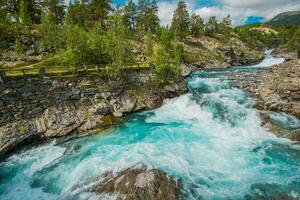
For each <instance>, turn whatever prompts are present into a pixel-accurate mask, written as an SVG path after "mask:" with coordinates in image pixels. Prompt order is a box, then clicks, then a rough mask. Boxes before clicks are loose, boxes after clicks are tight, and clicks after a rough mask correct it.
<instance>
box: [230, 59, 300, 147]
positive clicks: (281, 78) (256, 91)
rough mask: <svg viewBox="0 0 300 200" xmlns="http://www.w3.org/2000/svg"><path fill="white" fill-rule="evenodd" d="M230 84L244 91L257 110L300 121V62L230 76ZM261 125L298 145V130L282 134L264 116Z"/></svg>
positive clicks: (299, 132) (264, 115)
mask: <svg viewBox="0 0 300 200" xmlns="http://www.w3.org/2000/svg"><path fill="white" fill-rule="evenodd" d="M230 79H231V80H232V81H233V83H234V84H235V85H236V86H237V87H238V88H241V89H243V90H246V91H248V92H249V93H250V94H251V95H252V96H253V97H254V98H255V100H256V102H257V103H256V106H257V108H258V109H260V110H264V111H274V112H284V113H288V114H290V115H292V116H294V117H296V118H298V119H300V60H299V59H289V60H288V61H286V62H284V63H283V64H280V65H274V66H272V67H271V68H267V69H262V70H255V71H247V70H245V71H242V72H241V71H239V72H233V73H232V74H231V78H230ZM261 116H262V120H263V124H264V125H266V126H267V127H268V128H269V129H270V130H271V132H273V133H275V134H277V135H278V136H283V137H288V138H290V139H293V140H297V141H300V137H299V135H300V130H299V129H297V130H284V129H282V128H281V127H278V126H277V125H276V124H274V123H273V122H272V120H271V119H270V117H269V116H268V115H266V114H265V113H262V114H261Z"/></svg>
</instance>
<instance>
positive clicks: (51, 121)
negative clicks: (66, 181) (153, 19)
mask: <svg viewBox="0 0 300 200" xmlns="http://www.w3.org/2000/svg"><path fill="white" fill-rule="evenodd" d="M211 40H212V39H211V38H206V37H204V39H201V40H197V41H196V42H195V45H194V46H193V47H191V46H189V45H187V46H185V49H187V51H190V50H191V51H197V52H198V50H200V49H203V50H205V51H207V53H205V54H204V55H206V57H207V56H208V57H211V55H215V56H212V57H211V59H208V60H205V59H206V57H205V59H204V60H199V58H197V60H198V62H197V63H194V64H181V76H180V77H178V79H177V80H172V81H169V82H167V84H166V85H164V86H163V87H162V86H160V85H158V84H157V81H156V78H155V74H154V72H153V71H152V69H150V68H146V69H143V70H135V71H128V72H126V73H127V74H126V75H125V76H123V77H122V76H120V77H117V78H88V77H82V78H80V77H77V78H76V77H73V78H56V79H50V78H47V77H42V78H35V79H24V78H14V79H11V80H9V81H8V82H6V83H4V84H1V86H0V110H1V111H0V132H1V134H0V156H1V155H5V154H6V153H7V152H10V151H13V150H14V149H16V148H18V147H19V146H22V145H23V144H28V143H33V142H37V141H45V140H50V139H53V138H64V137H69V136H72V135H75V136H81V135H87V134H92V133H94V132H95V131H98V130H103V129H105V128H108V127H111V126H114V125H115V124H116V123H118V121H120V119H121V118H122V116H123V115H126V114H128V113H131V112H136V111H141V110H149V109H154V108H158V107H160V106H161V105H162V103H163V101H164V100H165V99H167V98H173V97H177V96H179V95H181V94H183V93H186V92H187V91H188V89H187V86H186V80H185V77H187V76H188V75H189V74H191V73H192V72H195V71H197V70H200V69H203V68H205V69H211V68H215V67H216V66H219V67H220V66H223V67H226V66H228V65H229V64H230V63H232V64H233V65H238V64H243V63H247V64H254V63H257V62H259V61H260V60H261V59H262V58H263V56H262V55H263V54H262V53H260V52H258V51H256V50H251V49H249V48H247V47H246V46H245V45H242V46H241V48H237V45H232V46H231V47H230V46H228V47H226V48H225V47H224V48H220V47H219V46H220V45H222V44H221V43H220V42H219V41H217V40H213V41H211ZM212 42H213V44H214V45H213V49H209V48H210V44H211V43H212ZM185 43H186V44H189V42H188V41H185ZM236 43H237V44H241V42H240V41H239V40H234V42H233V44H236ZM196 44H197V45H196ZM223 46H224V45H223ZM225 46H226V45H225ZM194 53H195V52H194ZM198 53H199V52H198ZM202 53H203V52H202ZM245 55H249V56H245ZM220 59H221V60H223V61H224V62H223V61H220Z"/></svg>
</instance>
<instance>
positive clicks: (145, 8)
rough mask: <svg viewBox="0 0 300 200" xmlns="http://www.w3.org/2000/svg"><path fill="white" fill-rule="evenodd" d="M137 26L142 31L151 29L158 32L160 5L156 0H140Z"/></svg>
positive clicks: (145, 31)
mask: <svg viewBox="0 0 300 200" xmlns="http://www.w3.org/2000/svg"><path fill="white" fill-rule="evenodd" d="M137 8H138V16H137V28H138V30H139V31H140V32H142V33H147V32H148V31H149V30H150V31H151V32H152V33H156V32H157V31H158V28H159V18H158V6H157V3H156V0H152V1H149V0H139V1H138V5H137Z"/></svg>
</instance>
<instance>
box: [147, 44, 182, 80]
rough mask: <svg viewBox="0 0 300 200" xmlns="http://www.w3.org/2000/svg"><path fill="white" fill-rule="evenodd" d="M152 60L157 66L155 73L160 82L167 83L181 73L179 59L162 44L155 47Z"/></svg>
mask: <svg viewBox="0 0 300 200" xmlns="http://www.w3.org/2000/svg"><path fill="white" fill-rule="evenodd" d="M151 61H152V62H153V64H154V66H155V73H156V75H157V78H158V80H159V82H160V83H165V82H166V81H168V80H170V79H173V78H176V77H177V76H178V75H179V74H180V68H179V65H180V63H179V62H178V59H176V58H175V57H174V56H173V55H172V54H171V53H169V50H167V49H166V48H164V47H163V46H162V45H160V44H159V45H157V47H156V48H155V49H154V53H153V56H152V59H151Z"/></svg>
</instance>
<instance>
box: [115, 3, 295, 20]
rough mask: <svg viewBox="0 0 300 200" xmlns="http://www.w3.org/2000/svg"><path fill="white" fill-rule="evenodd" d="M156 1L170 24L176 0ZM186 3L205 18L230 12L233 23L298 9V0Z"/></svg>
mask: <svg viewBox="0 0 300 200" xmlns="http://www.w3.org/2000/svg"><path fill="white" fill-rule="evenodd" d="M136 1H137V0H136ZM126 2H127V0H113V3H114V4H124V3H126ZM157 2H158V7H159V17H160V20H161V23H162V24H164V25H167V24H170V22H171V19H172V16H173V12H174V10H175V9H176V5H177V3H178V1H177V0H157ZM186 3H187V6H188V9H189V12H190V13H191V14H192V13H196V14H199V15H201V16H202V17H203V18H204V19H206V20H207V19H208V17H209V16H212V15H215V16H217V18H218V19H222V18H223V17H225V16H227V15H228V14H230V16H231V18H232V20H233V24H234V25H242V24H249V23H256V22H263V21H265V20H268V19H270V18H272V17H274V16H275V15H277V14H279V13H281V12H285V11H291V10H300V0H186Z"/></svg>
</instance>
